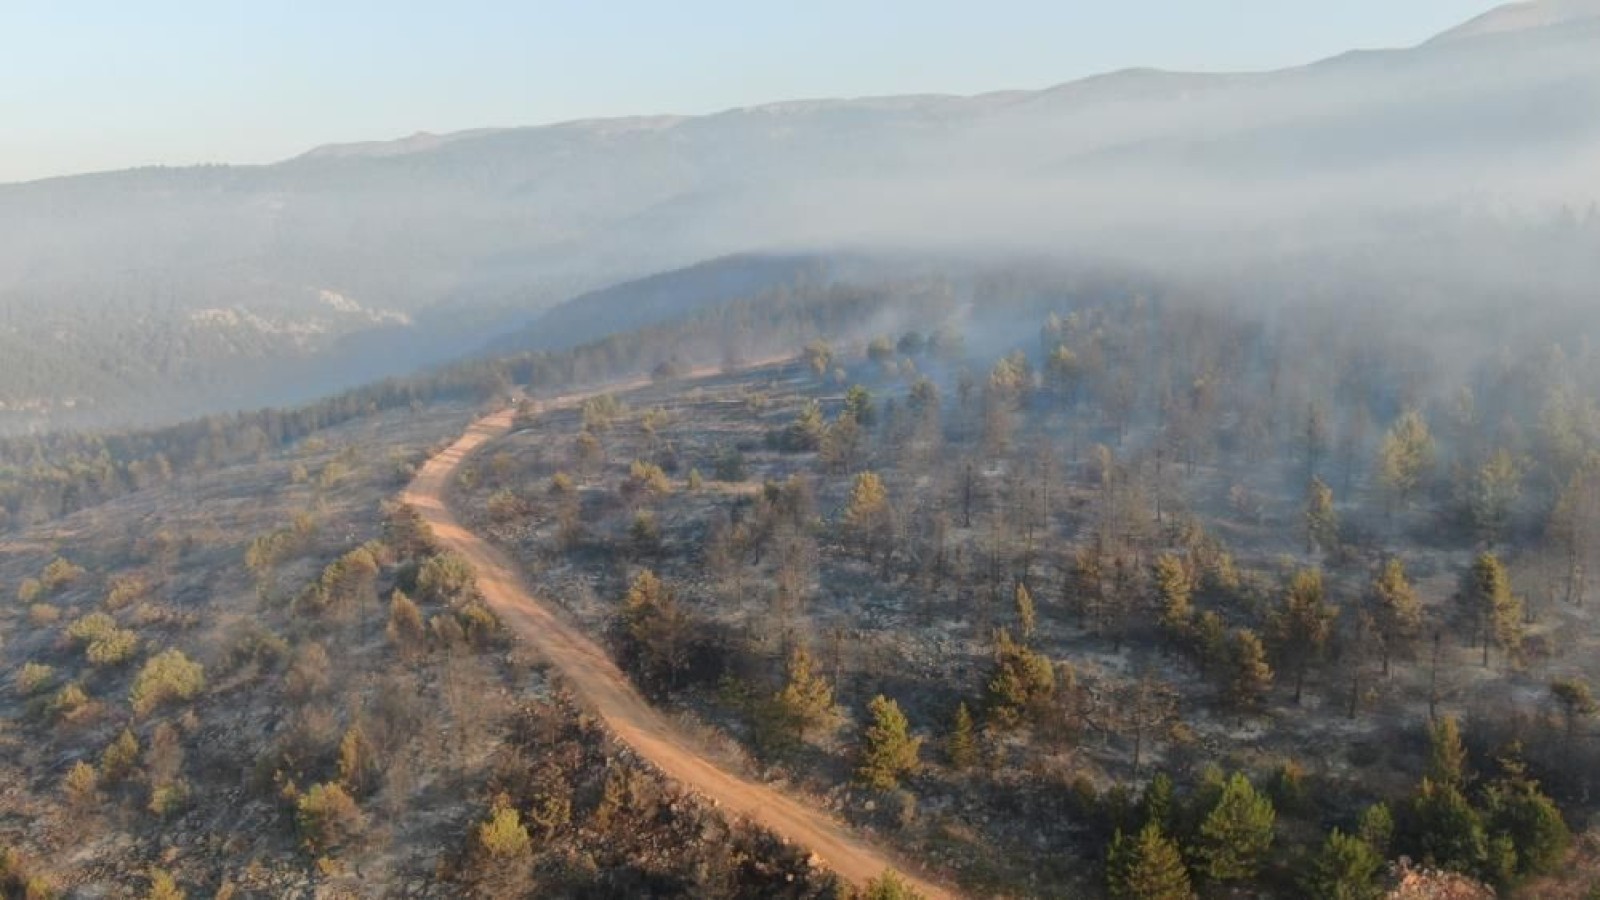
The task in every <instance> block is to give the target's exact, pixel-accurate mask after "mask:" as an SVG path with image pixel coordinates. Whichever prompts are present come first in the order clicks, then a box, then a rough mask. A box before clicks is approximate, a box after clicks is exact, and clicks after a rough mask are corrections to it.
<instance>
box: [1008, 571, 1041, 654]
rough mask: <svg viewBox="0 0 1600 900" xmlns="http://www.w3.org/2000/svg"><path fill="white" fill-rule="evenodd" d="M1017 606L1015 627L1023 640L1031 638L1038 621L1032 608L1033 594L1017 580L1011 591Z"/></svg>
mask: <svg viewBox="0 0 1600 900" xmlns="http://www.w3.org/2000/svg"><path fill="white" fill-rule="evenodd" d="M1013 597H1014V599H1015V601H1016V608H1017V627H1018V629H1019V633H1020V634H1021V635H1022V639H1023V640H1024V641H1031V640H1033V630H1034V627H1035V625H1037V623H1038V617H1037V614H1036V613H1035V611H1034V608H1033V595H1032V594H1030V593H1028V586H1027V585H1025V584H1023V583H1022V582H1020V581H1019V582H1017V588H1016V590H1015V591H1014V592H1013Z"/></svg>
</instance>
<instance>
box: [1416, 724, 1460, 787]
mask: <svg viewBox="0 0 1600 900" xmlns="http://www.w3.org/2000/svg"><path fill="white" fill-rule="evenodd" d="M1426 771H1427V777H1428V779H1429V780H1430V781H1432V782H1433V783H1434V784H1438V785H1444V786H1447V787H1453V788H1456V789H1457V790H1459V789H1461V788H1464V787H1466V784H1467V748H1466V745H1465V744H1464V743H1462V741H1461V723H1460V722H1458V721H1456V717H1455V716H1442V717H1440V719H1439V721H1437V722H1435V723H1433V724H1432V725H1430V726H1428V765H1427V770H1426Z"/></svg>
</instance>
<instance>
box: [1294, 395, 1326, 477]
mask: <svg viewBox="0 0 1600 900" xmlns="http://www.w3.org/2000/svg"><path fill="white" fill-rule="evenodd" d="M1329 443H1330V429H1329V427H1328V414H1327V411H1326V410H1324V409H1323V408H1322V404H1320V403H1311V404H1308V405H1307V406H1306V420H1305V427H1304V428H1303V429H1301V433H1300V450H1301V453H1302V455H1303V456H1304V457H1305V461H1306V480H1307V481H1311V482H1318V481H1321V480H1322V479H1320V478H1318V477H1317V475H1318V471H1317V469H1318V466H1319V465H1321V463H1322V458H1323V457H1324V456H1326V455H1327V453H1328V445H1329Z"/></svg>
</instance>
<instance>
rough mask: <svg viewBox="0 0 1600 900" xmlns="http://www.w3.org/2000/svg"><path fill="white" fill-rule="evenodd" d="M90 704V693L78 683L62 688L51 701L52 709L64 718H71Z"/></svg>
mask: <svg viewBox="0 0 1600 900" xmlns="http://www.w3.org/2000/svg"><path fill="white" fill-rule="evenodd" d="M88 706H89V695H88V694H86V693H84V690H83V688H81V687H79V686H78V685H77V684H69V685H67V686H66V687H64V688H62V689H61V690H60V691H58V692H56V695H55V698H54V699H52V700H51V701H50V711H51V712H53V713H55V714H56V715H57V716H60V717H61V718H63V719H71V718H72V717H74V716H76V715H78V714H79V713H81V712H83V711H84V709H86V708H87V707H88Z"/></svg>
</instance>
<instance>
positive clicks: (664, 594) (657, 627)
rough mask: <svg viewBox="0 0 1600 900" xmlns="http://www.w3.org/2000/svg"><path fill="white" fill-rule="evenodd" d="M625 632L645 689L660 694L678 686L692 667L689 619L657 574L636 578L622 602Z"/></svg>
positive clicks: (630, 654) (645, 571)
mask: <svg viewBox="0 0 1600 900" xmlns="http://www.w3.org/2000/svg"><path fill="white" fill-rule="evenodd" d="M622 629H623V636H624V638H625V641H626V648H627V651H628V652H627V654H626V655H627V657H628V658H630V659H631V660H632V661H633V663H634V665H635V667H636V671H637V672H638V673H639V675H640V676H641V678H642V679H643V681H644V683H645V686H646V687H647V688H649V689H652V690H654V691H657V692H661V691H670V690H673V689H675V688H676V687H677V682H678V678H679V676H680V675H681V674H682V673H683V671H684V670H685V668H687V666H688V653H689V638H690V635H689V620H688V617H687V616H686V615H685V614H684V613H683V611H682V610H680V609H679V608H678V603H677V600H676V598H674V597H673V595H672V592H671V591H670V590H668V589H667V586H666V585H665V584H663V583H662V581H661V579H659V578H657V577H656V575H655V573H654V572H651V571H650V570H648V569H646V570H644V571H642V572H640V573H639V575H638V576H637V577H636V578H634V580H633V584H632V585H630V586H629V588H628V594H627V597H625V598H624V599H623V603H622Z"/></svg>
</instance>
